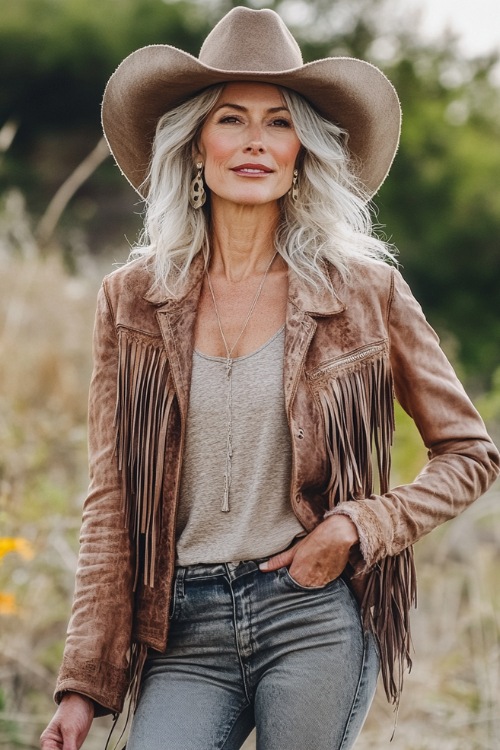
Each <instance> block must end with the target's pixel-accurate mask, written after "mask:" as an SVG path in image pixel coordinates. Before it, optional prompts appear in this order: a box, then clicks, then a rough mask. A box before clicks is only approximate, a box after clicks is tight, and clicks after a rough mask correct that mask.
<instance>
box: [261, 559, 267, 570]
mask: <svg viewBox="0 0 500 750" xmlns="http://www.w3.org/2000/svg"><path fill="white" fill-rule="evenodd" d="M268 567H269V565H268V562H267V560H266V561H265V562H262V563H260V565H259V570H267V568H268Z"/></svg>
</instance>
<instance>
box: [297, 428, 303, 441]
mask: <svg viewBox="0 0 500 750" xmlns="http://www.w3.org/2000/svg"><path fill="white" fill-rule="evenodd" d="M297 437H298V439H299V440H302V438H303V437H304V430H303V429H302V428H301V429H300V430H298V431H297Z"/></svg>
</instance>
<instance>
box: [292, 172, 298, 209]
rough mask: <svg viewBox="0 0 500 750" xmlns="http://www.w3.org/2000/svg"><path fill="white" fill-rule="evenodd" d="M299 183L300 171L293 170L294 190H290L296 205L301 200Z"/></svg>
mask: <svg viewBox="0 0 500 750" xmlns="http://www.w3.org/2000/svg"><path fill="white" fill-rule="evenodd" d="M298 181H299V170H298V169H294V170H293V180H292V188H291V190H290V195H291V197H292V200H293V202H294V203H297V201H298V199H299V187H298Z"/></svg>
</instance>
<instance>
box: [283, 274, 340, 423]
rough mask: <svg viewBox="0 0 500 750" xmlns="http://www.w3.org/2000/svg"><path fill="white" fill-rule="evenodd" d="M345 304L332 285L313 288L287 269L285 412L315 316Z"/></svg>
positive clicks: (293, 389)
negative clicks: (328, 287)
mask: <svg viewBox="0 0 500 750" xmlns="http://www.w3.org/2000/svg"><path fill="white" fill-rule="evenodd" d="M343 310H345V305H344V304H343V303H342V302H341V301H340V299H339V298H338V297H337V295H336V294H335V292H334V290H333V288H331V289H327V288H326V287H324V286H323V287H321V288H318V289H315V288H314V287H313V286H312V285H311V284H308V283H306V282H305V281H304V280H303V279H302V278H301V277H300V276H298V275H297V274H296V273H295V271H293V269H291V268H290V270H289V272H288V303H287V313H286V326H285V362H284V372H283V378H284V390H285V403H286V409H287V414H289V413H290V408H291V405H292V403H293V399H294V397H295V392H296V390H297V385H298V382H299V377H300V373H301V369H302V364H303V362H304V361H305V358H306V356H307V352H308V349H309V346H310V343H311V341H312V338H313V336H314V333H315V331H316V328H317V323H316V321H315V320H314V318H315V317H327V316H330V315H336V314H337V313H339V312H342V311H343Z"/></svg>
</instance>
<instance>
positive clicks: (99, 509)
mask: <svg viewBox="0 0 500 750" xmlns="http://www.w3.org/2000/svg"><path fill="white" fill-rule="evenodd" d="M93 352H94V370H93V375H92V381H91V386H90V395H89V470H90V486H89V492H88V495H87V498H86V500H85V504H84V509H83V521H82V527H81V534H80V553H79V557H78V566H77V573H76V587H75V594H74V600H73V609H72V614H71V619H70V621H69V625H68V632H67V640H66V646H65V650H64V656H63V663H62V666H61V669H60V673H59V677H58V681H57V685H56V694H55V699H56V702H59V701H60V699H61V697H62V695H63V694H64V692H67V691H73V692H77V693H81V694H83V695H86V696H88V697H89V698H91V699H92V700H94V702H95V703H96V704H97V705H96V715H100V714H104V713H109V712H113V713H115V712H120V711H121V710H122V708H123V701H124V696H125V693H126V690H127V687H128V650H129V647H130V640H131V626H132V597H133V594H132V586H133V583H132V559H131V557H132V551H131V544H130V539H129V534H128V531H127V529H126V528H125V521H124V514H123V510H122V497H121V486H120V476H119V472H118V468H117V461H116V458H115V430H114V412H115V405H116V387H117V386H116V383H117V369H118V342H117V335H116V330H115V325H114V320H113V316H112V311H111V306H110V304H109V301H108V299H107V296H106V292H105V286H104V285H103V287H102V288H101V290H100V292H99V297H98V306H97V314H96V321H95V328H94V346H93Z"/></svg>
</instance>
